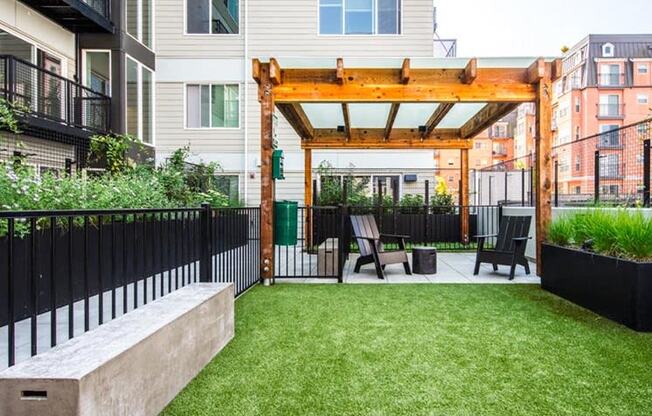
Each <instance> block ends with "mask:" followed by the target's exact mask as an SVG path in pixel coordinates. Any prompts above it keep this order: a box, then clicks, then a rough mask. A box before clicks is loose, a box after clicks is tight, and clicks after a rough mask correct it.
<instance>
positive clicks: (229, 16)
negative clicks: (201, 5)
mask: <svg viewBox="0 0 652 416" xmlns="http://www.w3.org/2000/svg"><path fill="white" fill-rule="evenodd" d="M211 8H212V16H211V33H238V31H239V28H238V0H211Z"/></svg>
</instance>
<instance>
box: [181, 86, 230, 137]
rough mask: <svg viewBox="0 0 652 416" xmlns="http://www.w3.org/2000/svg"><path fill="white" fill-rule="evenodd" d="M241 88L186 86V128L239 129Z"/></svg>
mask: <svg viewBox="0 0 652 416" xmlns="http://www.w3.org/2000/svg"><path fill="white" fill-rule="evenodd" d="M239 95H240V87H239V85H237V84H234V85H221V84H213V85H208V84H202V85H200V84H188V85H187V86H186V127H187V128H191V129H197V128H239V127H240V104H239V98H240V97H239Z"/></svg>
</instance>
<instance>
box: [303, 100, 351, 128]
mask: <svg viewBox="0 0 652 416" xmlns="http://www.w3.org/2000/svg"><path fill="white" fill-rule="evenodd" d="M301 108H303V112H304V113H306V116H308V120H310V124H312V126H313V127H314V128H316V129H334V128H337V126H343V125H344V115H343V114H342V105H341V104H326V103H324V104H322V103H306V104H301Z"/></svg>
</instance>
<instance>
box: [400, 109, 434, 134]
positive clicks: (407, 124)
mask: <svg viewBox="0 0 652 416" xmlns="http://www.w3.org/2000/svg"><path fill="white" fill-rule="evenodd" d="M437 107H439V104H436V103H423V104H417V103H406V104H401V106H400V107H399V108H398V114H396V120H394V128H397V129H403V128H404V129H415V128H417V127H419V126H424V125H425V124H426V123H427V122H428V119H429V118H430V116H431V115H432V113H434V112H435V110H436V109H437Z"/></svg>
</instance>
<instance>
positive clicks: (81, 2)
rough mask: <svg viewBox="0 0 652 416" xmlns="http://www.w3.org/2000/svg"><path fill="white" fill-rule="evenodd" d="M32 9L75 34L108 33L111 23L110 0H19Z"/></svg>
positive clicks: (112, 30)
mask: <svg viewBox="0 0 652 416" xmlns="http://www.w3.org/2000/svg"><path fill="white" fill-rule="evenodd" d="M21 1H22V2H23V3H25V4H27V5H28V6H29V7H31V8H32V9H34V10H36V11H38V12H39V13H41V14H43V15H45V16H47V17H49V18H50V19H52V20H54V21H55V22H57V23H58V24H60V25H61V26H63V27H65V28H66V29H68V30H70V31H71V32H75V33H92V32H108V33H113V32H114V31H115V28H114V26H113V23H111V0H21Z"/></svg>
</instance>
